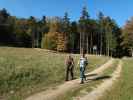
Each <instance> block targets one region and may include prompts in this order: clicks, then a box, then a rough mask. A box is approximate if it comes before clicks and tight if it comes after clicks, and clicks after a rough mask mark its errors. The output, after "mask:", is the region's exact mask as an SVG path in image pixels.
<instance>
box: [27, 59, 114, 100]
mask: <svg viewBox="0 0 133 100" xmlns="http://www.w3.org/2000/svg"><path fill="white" fill-rule="evenodd" d="M113 61H114V59H110V60H109V61H108V62H107V63H105V64H104V65H102V66H101V67H99V68H97V69H95V70H94V71H92V72H90V73H88V74H99V73H101V72H102V71H104V70H105V69H107V68H108V67H109V66H110V65H112V63H113ZM79 83H80V79H76V80H73V81H68V82H65V83H64V84H62V85H59V86H57V87H56V89H54V90H53V89H51V90H46V91H44V92H40V93H37V94H34V95H31V96H30V97H28V98H26V99H25V100H55V99H56V98H57V97H58V96H61V95H62V94H65V93H66V92H67V91H69V90H70V89H73V88H76V87H78V86H79V85H80V84H79Z"/></svg>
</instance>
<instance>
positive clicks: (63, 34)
mask: <svg viewBox="0 0 133 100" xmlns="http://www.w3.org/2000/svg"><path fill="white" fill-rule="evenodd" d="M79 12H81V16H79V20H75V21H71V19H70V16H69V13H68V12H65V13H64V16H62V17H58V16H54V17H47V16H45V15H44V16H42V18H36V17H34V16H30V17H29V18H18V17H16V16H12V15H11V14H10V13H9V12H8V11H7V10H6V9H5V8H3V9H1V10H0V46H13V47H26V48H42V49H49V50H55V51H58V52H69V53H81V52H82V50H83V51H85V52H86V53H87V54H97V55H107V56H113V57H123V56H133V17H131V18H130V19H129V20H127V22H126V23H125V25H124V26H123V27H120V26H118V24H117V23H116V21H115V20H114V19H112V18H111V17H110V16H105V15H104V14H103V12H99V13H98V15H97V18H96V19H92V18H91V17H90V15H89V12H88V10H87V7H85V6H84V7H83V8H82V9H81V11H79Z"/></svg>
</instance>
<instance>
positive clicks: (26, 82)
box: [0, 47, 109, 100]
mask: <svg viewBox="0 0 133 100" xmlns="http://www.w3.org/2000/svg"><path fill="white" fill-rule="evenodd" d="M67 55H68V54H63V53H55V52H51V51H47V50H42V49H30V48H29V49H26V48H13V47H0V99H2V98H6V99H7V100H23V97H26V96H28V95H30V94H32V93H36V92H39V91H42V90H46V89H48V88H49V87H50V88H52V87H53V88H54V87H55V86H56V85H58V84H61V83H63V82H64V80H65V65H64V61H65V58H66V56H67ZM72 55H73V57H74V61H75V77H76V78H78V77H79V66H78V65H77V62H78V60H79V57H80V55H78V54H72ZM87 57H88V61H89V64H88V67H87V71H88V72H89V71H91V70H93V69H95V68H97V67H99V66H100V65H101V64H103V63H105V62H106V61H107V60H108V59H109V58H107V57H104V56H94V55H88V56H87Z"/></svg>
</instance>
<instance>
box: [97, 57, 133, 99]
mask: <svg viewBox="0 0 133 100" xmlns="http://www.w3.org/2000/svg"><path fill="white" fill-rule="evenodd" d="M100 100H133V58H125V59H123V68H122V73H121V77H120V79H119V81H118V82H116V84H115V86H114V87H113V88H112V89H110V91H107V92H106V94H105V95H104V96H103V97H102V98H101V99H100Z"/></svg>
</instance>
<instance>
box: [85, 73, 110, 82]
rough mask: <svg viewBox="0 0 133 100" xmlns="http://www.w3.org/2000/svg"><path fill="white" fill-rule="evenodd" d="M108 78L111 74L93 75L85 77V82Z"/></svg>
mask: <svg viewBox="0 0 133 100" xmlns="http://www.w3.org/2000/svg"><path fill="white" fill-rule="evenodd" d="M109 78H111V76H109V75H103V76H100V75H99V76H97V75H96V76H94V77H93V78H88V77H87V80H86V82H87V83H88V82H89V81H98V80H105V79H109Z"/></svg>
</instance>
